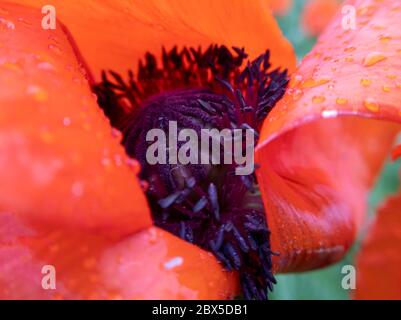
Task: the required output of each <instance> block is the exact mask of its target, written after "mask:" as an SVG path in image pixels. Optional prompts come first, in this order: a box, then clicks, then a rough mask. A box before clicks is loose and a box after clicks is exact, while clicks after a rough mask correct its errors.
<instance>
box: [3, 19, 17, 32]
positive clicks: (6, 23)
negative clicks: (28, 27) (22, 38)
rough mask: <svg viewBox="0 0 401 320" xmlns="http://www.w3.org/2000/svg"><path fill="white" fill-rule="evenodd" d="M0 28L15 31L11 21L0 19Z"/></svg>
mask: <svg viewBox="0 0 401 320" xmlns="http://www.w3.org/2000/svg"><path fill="white" fill-rule="evenodd" d="M0 26H2V27H3V28H6V29H8V30H14V29H15V24H14V23H13V22H12V21H10V20H6V19H4V18H0Z"/></svg>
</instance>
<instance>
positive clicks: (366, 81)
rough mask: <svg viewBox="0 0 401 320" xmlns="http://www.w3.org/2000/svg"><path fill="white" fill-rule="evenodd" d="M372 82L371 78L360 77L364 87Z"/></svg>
mask: <svg viewBox="0 0 401 320" xmlns="http://www.w3.org/2000/svg"><path fill="white" fill-rule="evenodd" d="M371 84H372V80H369V79H361V85H363V86H364V87H369V86H370V85H371Z"/></svg>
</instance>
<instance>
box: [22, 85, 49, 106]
mask: <svg viewBox="0 0 401 320" xmlns="http://www.w3.org/2000/svg"><path fill="white" fill-rule="evenodd" d="M26 93H27V94H28V95H30V96H32V97H33V98H34V99H35V100H36V101H37V102H45V101H47V99H48V93H47V92H46V91H45V90H44V89H43V88H41V87H39V86H35V85H29V86H28V87H27V89H26Z"/></svg>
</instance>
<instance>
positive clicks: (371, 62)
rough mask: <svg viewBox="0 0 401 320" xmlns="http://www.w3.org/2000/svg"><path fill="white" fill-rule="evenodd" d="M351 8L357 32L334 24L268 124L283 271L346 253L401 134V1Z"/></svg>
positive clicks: (265, 145)
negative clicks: (374, 184)
mask: <svg viewBox="0 0 401 320" xmlns="http://www.w3.org/2000/svg"><path fill="white" fill-rule="evenodd" d="M349 4H352V5H355V6H356V10H357V12H358V13H359V15H358V16H357V28H356V30H344V29H343V28H342V24H341V23H342V18H343V16H342V15H341V14H340V15H338V16H337V18H336V19H335V20H334V21H333V22H332V24H331V25H330V26H329V27H328V29H327V30H326V32H325V33H324V34H323V35H322V37H321V38H320V40H319V41H318V44H317V45H316V47H315V48H314V50H313V51H312V52H311V53H310V54H309V55H308V57H306V58H305V60H304V61H303V62H302V64H301V66H300V68H299V70H298V71H297V73H296V74H295V75H294V77H293V79H292V82H291V85H290V86H291V87H290V89H289V90H288V92H287V94H286V96H285V97H284V99H283V100H282V101H280V103H279V104H278V105H277V106H276V108H275V109H274V110H273V112H272V113H271V116H269V119H267V121H266V122H265V124H264V127H263V129H262V134H261V140H260V143H259V146H258V148H257V151H256V162H257V163H259V164H260V165H261V169H260V170H258V172H257V175H258V179H259V182H260V185H261V191H262V195H263V197H264V200H265V206H266V210H267V216H268V217H267V218H268V222H269V225H270V228H271V229H272V246H273V249H274V250H276V251H278V252H280V253H281V256H280V258H277V259H276V260H275V264H276V266H275V267H276V269H277V270H279V271H295V270H305V269H310V268H315V267H319V266H322V265H326V264H328V263H331V262H334V261H336V260H338V259H340V258H341V257H342V256H343V255H344V253H345V252H346V250H347V249H348V247H349V246H350V245H351V243H352V242H353V241H354V239H355V236H356V233H357V231H358V229H359V226H360V224H361V222H362V220H363V218H364V213H365V212H366V198H367V194H368V191H369V189H370V187H371V185H372V182H373V181H374V178H375V177H376V175H377V172H378V171H379V169H380V167H381V164H382V162H383V160H384V158H385V157H386V156H387V155H388V154H389V151H390V147H391V145H392V141H393V137H394V136H395V134H396V132H397V131H398V130H399V128H400V126H399V125H398V124H393V123H392V122H390V121H394V122H399V121H400V114H401V112H400V111H401V106H400V103H399V101H400V100H401V92H400V87H399V85H398V84H397V76H398V74H397V73H398V72H399V70H400V66H401V54H400V48H401V37H400V28H401V24H400V23H401V7H400V2H399V1H395V0H384V1H381V2H380V3H379V2H376V1H369V0H360V1H350V2H349ZM379 120H381V121H379ZM384 120H387V121H384Z"/></svg>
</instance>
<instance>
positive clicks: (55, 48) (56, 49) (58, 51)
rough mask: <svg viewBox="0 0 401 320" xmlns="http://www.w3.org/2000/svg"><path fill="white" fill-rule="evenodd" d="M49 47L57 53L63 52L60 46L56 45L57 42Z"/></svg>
mask: <svg viewBox="0 0 401 320" xmlns="http://www.w3.org/2000/svg"><path fill="white" fill-rule="evenodd" d="M48 48H49V50H50V51H52V52H54V53H55V54H57V55H61V54H62V51H61V49H60V47H59V46H57V45H55V44H49V46H48Z"/></svg>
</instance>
